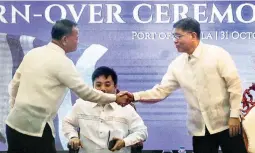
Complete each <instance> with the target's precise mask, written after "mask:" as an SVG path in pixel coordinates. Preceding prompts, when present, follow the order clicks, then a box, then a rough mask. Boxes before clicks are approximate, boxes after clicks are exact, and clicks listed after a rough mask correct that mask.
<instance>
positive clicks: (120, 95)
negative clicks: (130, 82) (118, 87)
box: [116, 91, 135, 107]
mask: <svg viewBox="0 0 255 153" xmlns="http://www.w3.org/2000/svg"><path fill="white" fill-rule="evenodd" d="M133 101H135V99H134V95H133V94H132V93H130V92H128V91H118V92H117V95H116V103H117V104H119V105H121V106H122V107H124V106H126V105H128V104H130V103H131V102H133Z"/></svg>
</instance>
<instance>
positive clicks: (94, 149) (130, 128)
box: [62, 66, 148, 153]
mask: <svg viewBox="0 0 255 153" xmlns="http://www.w3.org/2000/svg"><path fill="white" fill-rule="evenodd" d="M117 81H118V77H117V74H116V72H115V71H114V70H113V69H111V68H109V67H105V66H102V67H99V68H97V69H96V70H95V71H94V72H93V74H92V82H93V86H94V88H95V89H97V90H101V91H102V92H104V93H112V94H116V93H117ZM77 127H79V129H80V138H79V137H78V132H77V131H76V130H75V128H77ZM62 129H63V133H64V134H65V136H66V137H67V138H68V139H69V144H70V145H71V148H73V149H77V148H80V147H81V148H80V152H79V153H111V152H112V151H114V152H116V153H131V146H133V145H135V144H137V143H140V142H143V141H145V140H146V139H147V137H148V132H147V127H146V126H145V125H144V122H143V120H142V119H141V117H140V116H139V115H138V114H137V112H136V110H135V109H134V108H133V107H132V106H131V105H127V106H125V107H122V106H119V105H118V104H116V103H110V104H97V103H92V102H88V101H83V100H82V99H78V100H77V101H76V103H75V104H74V106H73V108H72V110H71V112H70V114H68V115H67V116H66V117H65V118H64V120H63V128H62ZM111 140H115V141H116V143H115V144H113V145H112V147H110V148H109V146H110V141H111Z"/></svg>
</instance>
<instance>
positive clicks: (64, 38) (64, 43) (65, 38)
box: [61, 36, 67, 46]
mask: <svg viewBox="0 0 255 153" xmlns="http://www.w3.org/2000/svg"><path fill="white" fill-rule="evenodd" d="M61 42H62V44H63V45H64V46H66V44H67V37H66V36H63V37H62V38H61Z"/></svg>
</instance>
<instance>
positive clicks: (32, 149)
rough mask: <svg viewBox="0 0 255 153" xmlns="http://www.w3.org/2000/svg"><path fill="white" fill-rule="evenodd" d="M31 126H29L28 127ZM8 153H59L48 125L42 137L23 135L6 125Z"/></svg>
mask: <svg viewBox="0 0 255 153" xmlns="http://www.w3.org/2000/svg"><path fill="white" fill-rule="evenodd" d="M28 126H29V125H28ZM6 136H7V142H8V151H7V153H57V151H56V148H55V140H54V137H53V136H52V132H51V128H50V126H49V125H48V124H46V126H45V128H44V131H43V135H42V137H34V136H29V135H25V134H22V133H20V132H18V131H16V130H14V129H12V128H10V127H9V126H8V125H6Z"/></svg>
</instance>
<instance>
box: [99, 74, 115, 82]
mask: <svg viewBox="0 0 255 153" xmlns="http://www.w3.org/2000/svg"><path fill="white" fill-rule="evenodd" d="M95 81H96V82H100V81H113V80H112V76H111V75H109V76H105V75H100V76H99V77H97V78H96V79H95Z"/></svg>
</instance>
